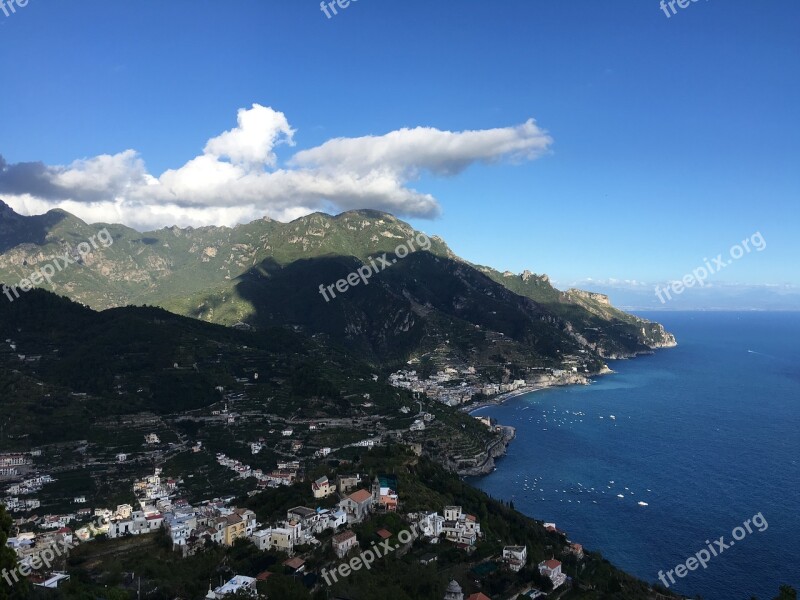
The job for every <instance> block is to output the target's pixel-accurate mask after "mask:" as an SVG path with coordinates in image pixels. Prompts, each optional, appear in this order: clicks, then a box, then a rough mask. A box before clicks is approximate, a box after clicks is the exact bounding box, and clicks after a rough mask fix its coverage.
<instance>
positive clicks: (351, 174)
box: [0, 104, 552, 229]
mask: <svg viewBox="0 0 800 600" xmlns="http://www.w3.org/2000/svg"><path fill="white" fill-rule="evenodd" d="M294 137H295V130H294V129H292V127H291V126H290V124H289V122H288V120H287V119H286V117H285V115H284V114H283V113H281V112H278V111H276V110H273V109H272V108H269V107H265V106H261V105H259V104H254V105H253V106H252V108H250V109H241V110H239V112H238V117H237V127H235V128H233V129H231V130H229V131H226V132H224V133H222V134H220V135H218V136H216V137H213V138H211V139H210V140H208V142H207V144H206V145H205V148H204V151H203V154H201V155H199V156H196V157H195V158H192V159H191V160H189V161H188V162H186V164H184V165H183V166H182V167H180V168H178V169H170V170H168V171H165V172H164V173H163V174H161V176H159V177H155V176H153V175H151V174H150V173H148V172H147V169H146V168H145V164H144V161H143V160H142V158H141V157H140V156H139V155H138V154H137V153H136V152H135V151H134V150H126V151H124V152H121V153H119V154H115V155H101V156H97V157H94V158H89V159H83V160H77V161H75V162H73V163H72V164H70V165H68V166H47V165H43V164H41V163H19V164H16V165H8V164H7V163H6V162H5V161H4V160H3V158H2V156H0V197H2V198H4V199H5V200H6V201H7V202H8V204H9V205H11V206H12V208H14V209H15V210H17V211H18V212H21V213H22V214H37V213H41V212H45V211H46V210H49V209H51V208H54V207H59V208H63V209H64V210H67V211H69V212H71V213H73V214H75V215H77V216H79V217H80V218H82V219H84V220H86V221H90V222H96V221H104V222H122V223H125V224H126V225H129V226H132V227H135V228H137V229H151V228H156V227H160V226H166V225H180V226H187V225H192V226H202V225H212V224H213V225H234V224H236V223H242V222H247V221H250V220H253V219H257V218H260V217H263V216H269V217H272V218H275V219H279V220H285V219H291V218H296V217H299V216H302V215H304V214H308V213H310V212H313V211H315V210H329V211H338V210H351V209H356V208H374V209H378V210H385V211H387V212H392V213H394V214H397V215H400V216H416V217H428V218H430V217H434V216H436V215H437V214H438V213H439V210H440V208H439V203H438V202H437V201H436V199H435V198H434V197H433V196H431V195H430V194H426V193H423V192H419V191H417V190H415V189H413V188H412V187H411V186H410V185H409V184H410V183H411V182H412V181H414V180H416V179H417V178H418V177H419V176H420V175H421V174H422V173H424V172H427V173H430V174H433V175H435V176H454V175H457V174H458V173H460V172H462V171H463V170H464V169H466V168H468V167H469V166H470V165H472V164H475V163H495V162H498V161H501V160H510V161H521V160H532V159H535V158H537V157H539V156H541V155H542V154H543V153H545V152H547V150H548V148H549V147H550V145H551V144H552V139H551V138H550V137H549V136H548V135H547V134H546V133H545V132H544V131H542V130H541V129H540V128H539V127H538V126H537V125H536V123H535V122H534V121H533V120H529V121H527V122H526V123H523V124H521V125H518V126H515V127H506V128H499V129H488V130H480V131H463V132H451V131H440V130H438V129H433V128H429V127H425V128H423V127H417V128H414V129H400V130H398V131H393V132H390V133H388V134H386V135H382V136H366V137H360V138H337V139H333V140H330V141H328V142H326V143H324V144H322V145H321V146H318V147H316V148H311V149H308V150H303V151H301V152H298V153H296V154H295V155H294V156H293V157H292V158H291V159H290V160H289V161H288V163H287V164H286V165H285V166H284V167H279V166H278V158H277V156H276V154H275V147H276V146H278V145H280V144H287V145H290V146H293V145H294V144H295V141H294Z"/></svg>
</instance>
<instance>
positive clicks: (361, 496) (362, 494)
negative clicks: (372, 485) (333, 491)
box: [348, 490, 372, 504]
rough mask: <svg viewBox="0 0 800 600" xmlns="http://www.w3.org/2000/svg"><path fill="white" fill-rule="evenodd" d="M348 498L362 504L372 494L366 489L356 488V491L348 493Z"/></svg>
mask: <svg viewBox="0 0 800 600" xmlns="http://www.w3.org/2000/svg"><path fill="white" fill-rule="evenodd" d="M348 498H349V499H350V500H352V501H353V502H356V503H358V504H363V503H364V502H366V501H367V500H369V499H370V498H372V494H370V493H369V492H368V491H367V490H358V491H357V492H354V493H352V494H350V496H348Z"/></svg>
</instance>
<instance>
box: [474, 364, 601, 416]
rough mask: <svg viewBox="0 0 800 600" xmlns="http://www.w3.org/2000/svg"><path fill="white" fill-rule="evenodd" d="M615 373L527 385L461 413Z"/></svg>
mask: <svg viewBox="0 0 800 600" xmlns="http://www.w3.org/2000/svg"><path fill="white" fill-rule="evenodd" d="M613 374H614V371H613V370H612V369H609V368H607V369H604V370H602V371H598V372H597V373H589V374H588V375H578V376H572V377H570V378H569V379H565V380H560V381H555V382H547V381H541V382H538V383H535V384H532V385H527V386H525V387H522V388H520V389H518V390H514V391H513V392H504V393H502V394H498V395H497V396H492V397H491V398H488V399H486V400H482V401H481V402H478V403H475V404H470V405H468V406H462V407H461V408H459V410H460V411H461V412H465V413H467V414H468V415H472V414H473V413H475V412H477V411H479V410H481V409H484V408H488V407H490V406H500V405H501V404H505V403H506V402H508V401H509V400H513V399H514V398H518V397H519V396H522V395H524V394H532V393H533V392H539V391H542V390H547V389H550V388H556V387H567V386H570V385H591V384H592V378H593V377H601V376H603V375H613Z"/></svg>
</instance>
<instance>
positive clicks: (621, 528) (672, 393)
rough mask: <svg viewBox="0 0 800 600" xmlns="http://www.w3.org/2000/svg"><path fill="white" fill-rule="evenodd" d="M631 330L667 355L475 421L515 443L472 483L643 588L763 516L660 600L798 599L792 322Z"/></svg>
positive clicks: (797, 360) (738, 319)
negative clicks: (666, 345)
mask: <svg viewBox="0 0 800 600" xmlns="http://www.w3.org/2000/svg"><path fill="white" fill-rule="evenodd" d="M642 316H644V317H646V318H649V319H651V320H655V321H659V322H661V323H663V324H664V325H665V326H666V327H667V329H668V330H669V331H671V332H672V333H674V334H675V335H676V337H677V338H678V343H679V346H678V347H677V348H673V349H668V350H661V351H658V352H657V353H656V354H655V355H653V356H645V357H640V358H637V359H634V360H629V361H614V362H612V363H610V364H609V366H610V367H611V368H612V369H613V370H614V371H615V374H614V375H609V376H605V377H602V378H600V379H599V380H598V381H597V382H596V383H594V384H593V385H591V386H573V387H568V388H559V389H552V390H544V391H539V392H534V393H531V394H526V395H525V396H521V397H519V398H517V399H514V400H511V401H510V402H509V403H507V404H505V405H502V406H494V407H489V408H485V409H482V410H480V411H478V412H477V413H476V414H481V415H490V416H492V417H494V418H496V419H497V420H498V421H499V422H500V423H502V424H505V425H514V426H516V427H517V439H516V440H515V441H514V442H513V443H512V444H511V446H510V448H509V452H508V455H507V456H506V457H505V458H503V459H501V460H500V461H499V462H498V468H497V470H496V471H495V472H494V473H492V474H491V475H488V476H486V477H483V478H480V479H475V480H473V481H472V483H474V484H475V485H477V486H478V487H480V488H482V489H484V490H485V491H486V492H488V493H490V494H491V495H492V496H494V497H495V498H502V499H504V500H513V501H514V504H515V506H516V508H517V509H519V510H521V511H522V512H524V513H526V514H528V515H530V516H532V517H535V518H537V519H543V520H545V521H554V522H555V523H556V525H557V526H558V528H559V529H562V530H565V531H566V532H567V534H568V536H569V537H570V539H572V540H573V541H577V542H580V543H582V544H583V545H584V546H586V547H588V548H590V549H592V550H598V551H600V552H602V553H603V555H604V556H605V557H606V558H608V559H609V560H610V561H611V562H613V563H614V564H615V565H617V566H618V567H620V568H622V569H624V570H626V571H628V572H629V573H631V574H633V575H636V576H637V577H640V578H642V579H644V580H645V581H649V582H655V581H656V580H657V577H658V572H659V570H663V571H667V570H668V569H674V568H675V566H676V565H677V564H679V563H683V562H685V561H686V559H687V558H688V557H690V556H692V555H694V554H695V553H696V552H697V551H698V550H701V549H702V548H704V547H705V546H706V544H705V541H706V540H715V539H718V538H719V537H720V536H723V535H724V536H725V538H726V540H731V539H733V538H732V537H731V533H732V530H733V529H734V528H735V527H737V526H738V525H742V523H743V522H744V521H745V520H746V519H750V518H751V517H753V515H756V514H757V513H761V514H762V515H763V517H764V519H765V520H766V522H767V524H768V527H767V529H766V530H765V531H764V532H758V531H757V529H756V528H755V527H753V528H752V529H753V533H752V534H749V535H747V536H746V537H744V539H742V540H741V541H738V542H736V544H735V545H734V546H731V547H730V548H729V549H728V550H725V551H724V552H723V553H721V554H720V555H719V556H717V557H716V558H713V557H712V559H711V561H710V562H709V563H708V567H707V568H706V569H702V568H700V569H697V570H695V571H692V572H689V573H688V574H687V575H686V576H685V577H684V578H683V579H678V578H676V581H677V583H676V585H672V586H671V589H673V590H675V591H677V592H679V593H684V594H687V595H691V596H694V595H695V594H700V595H702V596H703V598H705V599H707V600H738V599H742V600H749V598H750V597H751V595H756V596H757V597H758V598H759V599H760V600H769V599H771V598H774V597H775V596H776V595H777V590H778V587H779V585H780V584H781V583H789V584H791V585H793V586H794V587H795V588H796V589H798V590H800V462H799V461H800V313H651V314H644V315H642ZM576 413H578V414H576ZM610 415H614V416H616V420H612V419H611V418H610ZM600 417H603V418H602V419H601V418H600ZM612 481H613V482H614V483H611V482H612ZM526 485H527V489H526V487H525V486H526ZM592 488H594V489H593V490H592ZM540 489H541V490H543V491H540ZM617 494H623V495H624V498H622V499H620V498H618V497H617ZM639 501H643V502H647V503H648V506H646V507H643V506H639V505H638V504H637V502H639ZM737 533H738V532H737ZM739 535H741V534H739ZM715 547H716V546H715Z"/></svg>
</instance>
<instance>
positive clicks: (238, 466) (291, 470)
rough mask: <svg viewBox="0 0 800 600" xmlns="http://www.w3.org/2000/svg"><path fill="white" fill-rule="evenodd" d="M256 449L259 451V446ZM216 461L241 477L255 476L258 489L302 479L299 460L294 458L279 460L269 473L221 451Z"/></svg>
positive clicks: (290, 483)
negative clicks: (291, 459)
mask: <svg viewBox="0 0 800 600" xmlns="http://www.w3.org/2000/svg"><path fill="white" fill-rule="evenodd" d="M258 451H259V452H260V451H261V448H259V449H258ZM217 463H219V464H220V465H222V466H223V467H226V468H228V469H230V470H231V471H234V472H235V473H236V474H237V475H238V476H239V477H241V478H242V479H247V478H249V477H253V478H255V479H256V480H257V481H258V487H259V488H260V489H265V488H268V487H269V488H276V487H280V486H282V485H292V484H293V483H295V482H296V481H302V479H303V472H302V469H301V466H300V461H296V460H293V461H282V462H279V463H278V466H277V468H276V469H273V470H272V471H270V472H269V473H264V471H263V470H262V469H254V468H252V467H251V466H250V465H246V464H244V463H243V462H241V461H240V460H236V459H235V458H230V457H228V456H226V455H225V454H222V453H219V454H217Z"/></svg>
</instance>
